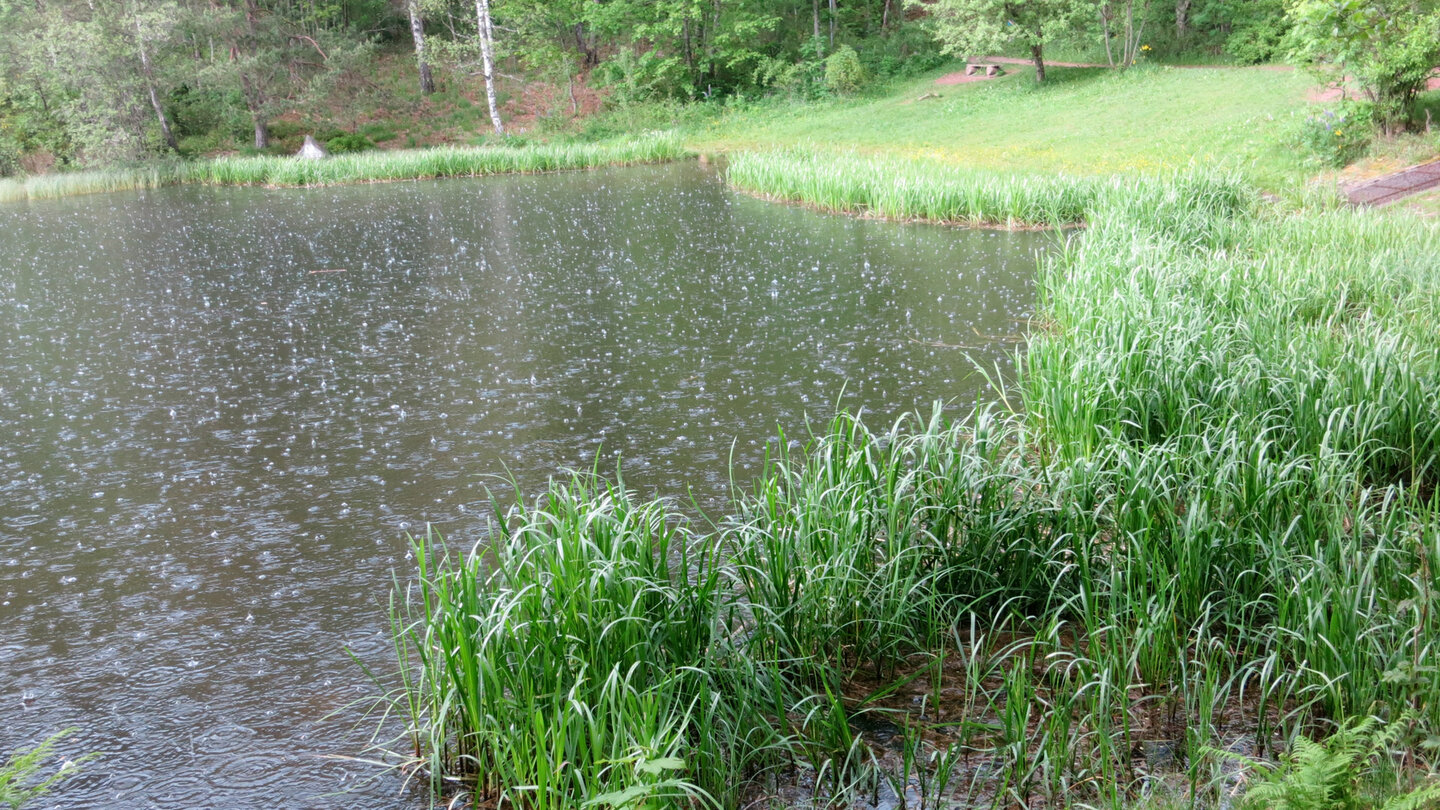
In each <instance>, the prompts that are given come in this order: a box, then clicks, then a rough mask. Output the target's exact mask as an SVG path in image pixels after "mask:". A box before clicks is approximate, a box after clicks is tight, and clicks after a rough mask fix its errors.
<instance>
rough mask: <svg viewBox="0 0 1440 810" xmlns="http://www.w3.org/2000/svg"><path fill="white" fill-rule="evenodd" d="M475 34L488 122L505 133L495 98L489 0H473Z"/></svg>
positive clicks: (500, 132)
mask: <svg viewBox="0 0 1440 810" xmlns="http://www.w3.org/2000/svg"><path fill="white" fill-rule="evenodd" d="M475 23H476V29H477V30H476V35H477V36H478V37H479V38H480V69H481V71H482V72H483V73H484V75H485V100H486V102H488V103H489V105H490V123H491V124H492V125H493V126H494V127H495V131H496V132H497V133H499V134H501V135H504V134H505V122H504V121H502V120H500V105H499V103H498V102H497V101H496V100H495V24H494V22H493V21H492V20H491V19H490V0H475Z"/></svg>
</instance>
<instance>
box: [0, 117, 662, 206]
mask: <svg viewBox="0 0 1440 810" xmlns="http://www.w3.org/2000/svg"><path fill="white" fill-rule="evenodd" d="M690 156H691V153H690V152H688V151H687V150H686V149H685V147H684V146H683V145H682V144H681V142H680V140H679V139H678V138H676V137H675V136H673V135H670V134H664V133H661V134H654V135H645V136H639V137H629V138H619V139H615V140H610V141H602V142H597V143H586V144H549V143H542V144H528V145H525V146H518V147H511V146H476V147H462V146H441V147H435V148H431V149H411V150H394V151H384V152H375V151H372V152H356V153H347V154H341V155H332V156H330V157H327V158H324V159H321V160H307V159H303V158H297V157H273V156H259V157H221V158H215V159H212V160H205V161H196V162H193V163H171V164H158V165H155V166H149V167H143V168H133V169H101V170H95V171H82V172H67V173H60V174H47V175H35V176H31V177H27V178H16V179H0V203H3V202H18V201H22V200H38V199H53V198H58V197H67V196H74V195H80V194H94V193H104V192H112V191H130V190H136V189H150V188H160V187H163V186H177V185H187V184H196V185H211V186H265V187H269V188H296V187H314V186H330V185H340V184H346V183H380V182H393V181H400V180H433V179H437V178H445V177H482V176H486V175H494V174H541V173H547V172H560V171H577V170H584V169H593V168H598V167H601V166H636V165H641V164H646V163H664V162H668V161H674V160H681V159H684V158H687V157H690Z"/></svg>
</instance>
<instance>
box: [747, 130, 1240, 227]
mask: <svg viewBox="0 0 1440 810" xmlns="http://www.w3.org/2000/svg"><path fill="white" fill-rule="evenodd" d="M725 177H726V181H727V182H728V183H729V184H730V185H731V186H732V187H734V188H736V189H739V190H741V191H745V192H748V193H752V194H758V195H761V196H764V197H767V198H770V199H775V200H781V201H785V202H795V203H802V204H805V205H813V206H815V207H817V208H821V209H824V210H826V211H835V212H840V213H846V214H856V215H860V216H872V217H878V218H883V219H893V220H901V221H912V220H914V221H924V222H934V223H949V224H958V225H982V226H989V225H1000V226H1007V227H1016V226H1020V227H1026V226H1032V227H1063V226H1070V225H1078V224H1083V223H1084V222H1086V221H1088V220H1090V219H1091V218H1092V214H1093V213H1094V212H1095V210H1096V209H1097V207H1098V206H1101V205H1103V204H1108V203H1110V202H1111V201H1116V200H1123V199H1125V198H1127V197H1132V196H1135V197H1143V198H1145V199H1147V200H1150V201H1153V202H1156V203H1159V204H1163V205H1168V206H1169V207H1171V208H1174V207H1176V206H1177V205H1178V206H1180V207H1181V208H1183V209H1184V210H1186V211H1189V212H1196V211H1205V210H1211V209H1213V208H1214V205H1213V203H1215V202H1217V200H1216V199H1215V198H1216V197H1217V195H1218V196H1219V197H1222V198H1223V200H1220V201H1222V202H1223V203H1224V205H1223V207H1224V208H1225V209H1227V210H1236V209H1238V208H1241V207H1245V206H1247V205H1248V204H1249V199H1250V197H1251V196H1252V195H1253V192H1252V191H1251V190H1250V189H1249V188H1248V187H1247V186H1246V185H1245V184H1244V183H1243V182H1242V181H1241V180H1240V178H1238V177H1236V176H1232V175H1228V174H1224V173H1218V172H1207V173H1188V172H1182V173H1171V174H1169V175H1167V176H1165V177H1163V178H1146V177H1137V176H1132V175H1125V176H1119V175H1116V176H1110V177H1090V176H1081V175H1064V174H1035V173H1025V172H993V171H982V170H977V169H967V168H965V167H962V166H956V165H954V164H950V163H943V162H940V161H935V160H929V159H923V158H902V157H895V156H892V155H868V154H861V153H856V152H829V151H822V150H810V149H796V148H790V149H775V150H769V151H751V152H738V153H735V154H733V155H731V156H730V158H729V166H728V168H727V170H726V174H725ZM1194 194H1199V195H1202V196H1205V197H1207V198H1209V199H1206V200H1200V201H1198V202H1199V205H1192V203H1195V202H1197V201H1196V200H1193V199H1190V195H1194Z"/></svg>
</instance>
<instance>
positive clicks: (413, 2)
mask: <svg viewBox="0 0 1440 810" xmlns="http://www.w3.org/2000/svg"><path fill="white" fill-rule="evenodd" d="M405 10H406V11H407V12H408V13H409V15H410V37H411V38H412V39H413V40H414V41H415V63H416V65H417V66H418V67H419V68H420V92H421V93H422V94H424V95H427V96H428V95H430V94H431V93H433V92H435V77H434V76H433V75H432V74H431V72H430V62H429V61H428V60H427V59H426V58H425V17H424V15H423V14H422V13H421V12H420V0H405Z"/></svg>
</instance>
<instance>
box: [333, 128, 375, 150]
mask: <svg viewBox="0 0 1440 810" xmlns="http://www.w3.org/2000/svg"><path fill="white" fill-rule="evenodd" d="M374 148H375V142H374V141H372V140H370V139H369V138H367V137H365V136H364V135H361V134H360V133H358V132H352V133H348V134H341V135H336V136H334V137H333V138H328V139H326V141H325V149H326V150H327V151H328V152H330V154H332V155H339V154H344V153H345V152H364V151H366V150H368V149H374Z"/></svg>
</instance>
